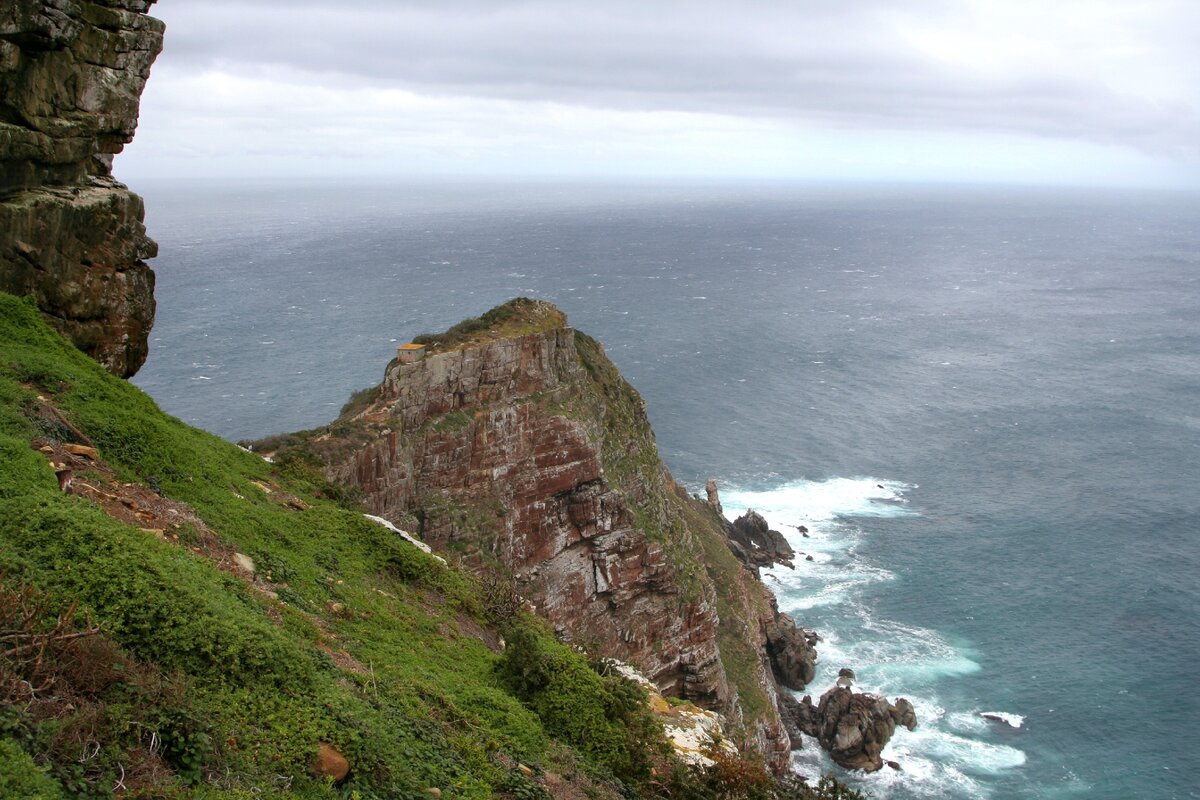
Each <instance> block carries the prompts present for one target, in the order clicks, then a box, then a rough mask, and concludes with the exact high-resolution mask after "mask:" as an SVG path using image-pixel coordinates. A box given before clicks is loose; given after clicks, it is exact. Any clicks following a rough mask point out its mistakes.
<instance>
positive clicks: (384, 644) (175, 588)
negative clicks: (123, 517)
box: [0, 295, 596, 797]
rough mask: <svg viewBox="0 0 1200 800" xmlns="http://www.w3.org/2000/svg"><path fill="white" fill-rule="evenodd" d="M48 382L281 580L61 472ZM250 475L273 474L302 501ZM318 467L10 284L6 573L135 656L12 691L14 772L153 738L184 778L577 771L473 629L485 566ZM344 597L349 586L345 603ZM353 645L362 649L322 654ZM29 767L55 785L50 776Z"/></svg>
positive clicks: (3, 488)
mask: <svg viewBox="0 0 1200 800" xmlns="http://www.w3.org/2000/svg"><path fill="white" fill-rule="evenodd" d="M39 395H40V396H42V397H43V398H46V400H48V401H50V402H52V403H53V404H54V405H55V406H56V407H57V408H58V409H60V410H61V411H62V412H63V413H64V414H65V415H66V417H67V418H68V419H69V420H70V421H71V422H72V423H73V424H74V425H75V426H76V427H77V428H78V429H80V430H81V431H83V432H84V433H85V434H86V435H87V436H88V437H90V438H91V440H92V441H93V443H94V444H95V446H96V447H97V448H98V450H99V453H100V456H101V458H103V459H104V460H105V461H107V462H108V463H109V465H110V466H112V467H113V468H115V469H117V470H118V474H119V475H120V477H121V479H122V480H125V481H131V482H132V481H144V482H149V483H151V484H156V485H157V486H159V487H161V491H162V493H163V494H164V495H166V496H169V497H171V498H174V499H176V500H181V501H184V502H186V503H188V504H190V506H191V507H192V508H193V509H194V510H195V511H196V512H197V513H198V515H199V516H200V517H201V518H203V520H204V521H205V522H206V523H207V525H208V526H209V527H210V528H211V529H212V530H213V531H214V532H215V533H216V534H217V536H218V537H219V538H220V539H221V540H222V541H223V542H224V543H225V544H227V545H228V546H229V547H230V548H232V549H236V550H238V551H241V552H244V553H248V554H250V555H251V556H253V557H254V558H255V559H256V561H257V563H258V564H259V567H260V572H264V571H266V569H267V568H268V567H269V570H270V572H271V575H272V578H273V579H274V582H275V583H274V585H272V586H271V589H273V590H274V591H275V592H276V593H277V595H278V599H272V598H270V597H269V596H267V595H264V594H263V593H261V592H257V591H254V590H252V589H251V588H249V587H248V586H247V584H246V582H245V581H243V580H240V579H238V578H237V577H235V576H234V575H232V574H230V573H228V572H222V571H220V570H218V569H217V568H216V567H215V566H214V565H213V563H212V562H211V561H209V560H208V559H205V558H203V557H201V556H200V555H197V554H195V553H193V552H191V551H190V550H189V549H188V548H187V547H184V546H181V543H186V542H187V535H186V533H187V532H186V530H185V531H182V532H183V533H184V535H183V536H182V537H181V539H180V543H172V542H170V541H164V540H163V539H161V538H159V537H156V536H154V535H153V534H150V533H147V532H144V531H142V530H139V529H137V528H134V527H130V526H128V525H125V524H122V523H120V522H118V521H116V520H114V519H112V518H110V517H109V516H107V515H105V514H104V513H103V512H102V511H101V510H99V509H98V508H97V507H95V506H94V504H92V503H89V502H88V501H86V500H84V499H82V498H79V497H72V496H68V495H66V494H64V493H62V492H61V491H60V490H59V488H58V484H57V481H56V478H55V475H54V472H53V470H52V469H51V467H50V466H49V464H48V463H47V460H46V457H45V455H44V454H43V453H40V452H38V451H36V450H34V449H32V448H31V446H30V443H31V440H32V439H33V438H35V437H36V436H38V435H39V434H46V433H53V431H47V430H46V424H45V423H44V421H43V422H41V423H40V428H39V422H38V420H37V414H36V413H33V410H34V409H36V407H37V406H38V403H39V401H38V400H37V397H38V396H39ZM252 481H274V482H276V483H277V484H278V485H279V486H280V487H281V489H282V490H283V491H286V492H291V493H294V494H296V495H298V496H301V497H303V498H304V500H305V502H306V503H307V508H305V509H304V510H295V509H294V508H292V507H288V506H287V505H285V504H283V503H280V502H279V501H278V500H276V499H275V498H273V497H272V496H270V495H267V494H265V493H264V492H262V491H261V490H260V489H258V488H257V487H256V486H255V485H254V484H253V483H252ZM320 484H321V481H320V479H319V478H318V477H317V476H316V475H315V474H308V473H306V472H305V471H304V470H303V469H296V470H293V473H292V474H290V475H280V474H273V473H272V466H271V465H270V464H268V463H266V462H264V461H262V460H261V459H260V458H258V457H257V456H254V455H251V454H249V453H246V452H244V451H242V450H240V449H238V448H236V447H234V446H232V445H230V444H228V443H226V442H224V441H222V440H220V439H218V438H217V437H215V436H212V435H210V434H207V433H204V432H203V431H199V430H196V429H194V428H190V427H188V426H187V425H185V424H183V423H181V422H180V421H178V420H176V419H174V418H171V417H168V416H166V415H164V414H163V413H162V412H161V411H159V409H158V408H157V407H156V406H155V405H154V403H153V402H152V401H151V400H150V399H149V398H148V397H147V396H146V395H144V394H143V393H142V392H140V391H139V390H138V389H136V388H135V387H133V386H131V385H130V384H128V383H125V382H123V381H120V380H117V379H115V378H113V377H111V376H109V375H108V374H107V373H105V372H104V371H103V370H102V369H101V368H100V367H99V366H98V365H96V364H95V363H93V362H92V361H90V360H89V359H87V358H86V357H84V356H83V355H82V354H80V353H79V352H78V351H76V350H74V349H73V348H72V347H71V346H70V345H69V344H67V343H66V342H65V341H64V340H63V339H61V338H59V337H58V336H57V335H56V334H54V333H52V332H51V331H50V330H49V329H48V328H47V327H46V326H45V325H44V324H43V323H42V322H41V320H40V318H39V316H38V314H37V313H36V311H35V310H34V309H33V308H32V307H31V306H30V305H29V304H27V303H26V302H24V301H21V300H18V299H16V298H13V297H10V296H7V295H0V572H3V573H4V576H3V578H2V579H0V580H2V581H3V583H5V584H6V585H8V586H14V585H18V584H25V585H32V586H34V587H37V589H39V590H41V591H43V592H45V593H47V594H48V595H49V597H50V601H51V603H52V605H54V606H55V607H56V608H60V609H61V608H63V607H65V606H66V605H67V604H68V603H69V602H71V601H79V603H80V604H81V609H82V610H84V611H86V612H87V613H88V614H90V616H91V618H92V619H94V620H95V621H96V622H97V623H99V624H100V626H101V627H102V628H103V631H104V634H103V637H102V638H103V639H104V640H108V641H111V642H112V643H114V645H115V649H116V651H117V652H116V653H115V654H110V655H109V656H108V657H109V659H110V660H111V661H112V662H113V664H114V665H115V666H114V667H113V669H114V670H116V671H117V672H120V671H133V672H135V673H136V674H137V675H138V676H140V677H139V679H138V680H136V681H135V680H114V681H111V682H109V683H108V684H104V682H103V681H101V682H100V684H101V689H100V690H95V691H92V693H91V694H90V695H88V699H87V702H88V703H89V704H90V705H88V706H87V708H85V709H82V710H80V711H79V713H76V714H74V715H72V713H70V712H68V711H63V710H62V709H57V710H54V709H50V710H49V711H47V710H46V709H42V710H41V711H40V712H38V713H31V712H24V713H23V712H22V709H21V708H20V707H17V706H14V705H9V706H7V707H0V773H9V772H12V773H15V772H16V771H17V770H18V769H20V765H21V764H22V763H24V761H27V757H26V755H24V754H25V753H28V754H31V755H32V756H33V757H34V758H35V760H36V761H37V762H39V763H46V762H49V763H50V766H51V769H52V773H53V775H54V777H55V779H56V780H57V781H58V783H59V784H60V785H62V786H66V787H67V788H68V789H69V791H70V792H72V793H76V792H78V793H88V792H94V793H96V794H99V795H104V794H105V793H106V792H108V791H110V788H109V787H112V786H115V785H118V782H119V781H120V780H121V779H122V775H127V774H128V769H127V768H128V767H129V766H130V764H131V763H133V762H137V761H138V760H139V759H141V761H142V762H147V761H154V760H155V758H157V759H158V761H160V762H164V764H165V767H168V768H169V773H167V774H166V776H165V777H163V776H161V775H160V776H159V778H157V779H156V780H158V781H159V782H160V783H161V782H163V781H165V782H166V783H165V785H169V786H175V787H177V788H178V787H185V786H187V785H188V784H189V783H192V782H193V781H195V780H196V779H197V778H201V777H204V778H205V781H204V782H202V783H197V784H196V785H195V786H193V787H192V788H184V789H181V791H183V792H184V794H185V795H194V796H209V795H215V794H222V795H224V794H226V793H229V794H232V795H237V796H246V797H249V796H251V792H254V793H255V796H271V795H272V794H276V793H282V792H283V791H285V790H290V791H291V792H293V793H299V794H301V795H304V796H311V797H343V796H345V797H350V796H355V797H359V796H361V797H375V796H378V797H421V796H426V795H424V794H423V793H422V792H423V790H424V788H425V787H431V786H436V787H439V788H441V789H442V790H443V792H444V793H445V794H443V796H446V797H450V796H453V797H490V796H492V794H493V789H494V787H495V786H497V785H506V786H511V785H513V784H512V781H513V771H512V769H511V767H512V762H513V761H514V760H516V761H522V762H524V763H527V764H530V765H532V766H534V767H535V768H546V769H557V770H559V771H560V772H567V771H569V770H570V769H571V764H572V763H573V761H574V757H573V756H572V754H571V753H569V752H566V751H565V748H562V747H559V746H556V745H552V744H551V742H550V740H549V737H548V735H547V733H546V731H545V729H544V727H543V725H542V723H541V721H540V720H539V718H538V717H537V716H536V715H535V714H534V713H533V712H532V711H530V710H529V709H528V708H527V707H526V706H525V705H523V704H522V703H521V702H519V701H518V700H517V699H516V697H515V696H514V694H513V691H512V689H511V688H510V684H506V683H505V682H504V680H503V676H502V675H501V674H500V673H499V672H498V671H497V669H496V665H497V662H498V661H499V660H500V657H498V656H497V655H495V654H494V653H493V652H492V651H491V650H489V648H488V647H487V645H486V644H485V642H484V641H483V639H484V638H486V636H484V635H472V634H471V633H470V631H475V632H476V634H480V617H481V614H480V609H479V602H478V600H477V599H476V597H475V595H474V593H473V589H472V587H471V585H470V584H469V582H468V581H467V580H466V579H465V578H463V577H462V576H461V575H459V574H458V573H456V572H454V571H452V570H450V569H448V568H445V567H443V566H441V565H440V564H438V563H436V562H435V561H433V560H432V559H429V558H428V557H426V556H424V555H423V554H421V553H419V552H418V551H417V550H416V549H415V548H412V547H411V546H409V545H407V544H404V543H403V542H398V541H397V540H396V538H395V537H394V536H393V535H392V534H390V533H389V532H388V531H387V530H386V529H384V528H382V527H380V526H377V525H374V524H373V523H370V522H368V521H365V520H363V519H362V517H361V516H360V515H359V514H357V513H355V512H353V511H350V510H347V509H344V508H342V507H339V506H338V505H336V504H334V503H333V502H330V501H327V500H323V499H320V498H319V497H318V496H316V494H315V493H314V491H316V492H319V490H320ZM334 603H338V604H341V606H343V607H344V608H342V607H339V606H332V608H334V609H336V611H337V613H333V612H332V611H330V610H329V609H330V608H331V604H334ZM338 651H344V652H345V653H346V654H348V657H349V659H350V666H349V668H339V667H338V666H337V665H335V663H334V660H333V659H332V658H331V657H330V655H328V654H327V652H338ZM4 666H5V663H4V662H3V659H2V658H0V667H4ZM7 666H8V667H9V668H10V670H11V668H12V665H11V664H8V665H7ZM342 666H343V667H345V666H346V663H345V662H343V664H342ZM2 672H3V670H0V673H2ZM143 684H145V685H143ZM93 689H95V687H93ZM2 699H3V694H2V693H0V700H2ZM34 711H35V712H36V711H37V709H34ZM84 711H88V712H89V713H88V714H85V713H84ZM80 717H86V718H80ZM151 732H153V733H154V735H155V736H157V737H158V739H157V742H156V741H155V740H154V739H153V738H152V737H151V736H150V733H151ZM321 741H326V742H331V743H333V744H334V745H335V746H336V747H337V748H338V749H339V750H340V751H341V752H342V753H344V754H345V755H346V756H347V758H348V759H349V760H350V762H351V763H352V764H353V767H354V768H353V771H352V772H351V775H350V777H349V778H348V780H347V781H346V782H345V783H344V784H343V785H342V786H339V787H332V786H330V785H328V784H326V783H322V782H320V781H317V780H315V779H314V778H312V777H310V775H309V770H308V765H309V764H310V762H311V759H312V758H313V755H314V753H315V752H316V749H317V746H318V743H319V742H321ZM93 742H94V743H95V747H93V745H92V744H91V743H93ZM80 743H82V745H83V747H84V750H82V751H80V752H85V753H91V752H92V749H94V750H95V753H94V754H93V755H91V756H90V757H89V758H87V759H85V760H84V761H83V762H82V763H81V762H80V761H79V759H78V758H73V756H74V755H75V754H76V752H77V751H76V750H70V748H71V747H73V746H75V745H78V744H80ZM16 744H19V745H20V747H21V750H20V751H18V750H17V749H16V748H15V746H14V745H16ZM68 750H70V752H68ZM148 753H149V755H147V754H148ZM23 760H24V761H23ZM584 760H585V761H586V760H587V759H584ZM592 761H593V762H595V761H596V759H592ZM160 766H162V765H160ZM143 767H144V769H143V772H147V773H153V772H154V770H152V769H149V768H148V767H145V765H144V764H143ZM21 771H23V772H27V770H21ZM159 772H162V770H161V769H160V770H159ZM29 780H30V781H31V782H33V783H31V784H30V785H34V783H38V782H40V783H38V785H42V784H46V786H48V787H49V788H46V787H45V786H44V787H43V789H44V793H45V794H46V796H47V797H52V796H55V795H54V786H53V784H51V783H46V781H45V780H44V779H43V777H42V776H40V775H36V774H33V775H30V776H29ZM147 780H148V781H149V783H151V784H153V783H154V780H150V779H147ZM580 780H582V779H580ZM517 783H520V780H519V779H518V780H517ZM527 789H530V790H532V787H527ZM5 791H6V789H5V785H4V784H2V783H0V793H2V792H5ZM291 796H295V795H294V794H293V795H291ZM522 796H525V795H522ZM528 796H536V795H528Z"/></svg>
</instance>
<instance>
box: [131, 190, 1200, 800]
mask: <svg viewBox="0 0 1200 800" xmlns="http://www.w3.org/2000/svg"><path fill="white" fill-rule="evenodd" d="M134 188H135V189H138V190H140V191H142V192H143V193H144V194H145V196H146V198H147V207H148V225H149V228H150V233H151V235H152V236H154V237H155V238H156V239H157V240H158V241H159V243H160V245H161V253H160V256H159V258H158V259H157V260H156V261H155V262H154V267H155V269H156V271H157V273H158V280H159V283H158V301H159V307H158V321H157V323H156V326H155V328H154V332H153V334H152V338H151V356H150V360H149V362H148V363H147V365H146V367H145V368H144V369H143V370H142V372H141V373H139V375H138V376H137V378H136V379H135V382H136V383H138V384H139V385H141V386H142V387H143V388H145V389H146V390H147V391H149V392H150V393H151V394H152V395H153V396H154V397H155V398H156V399H157V400H158V401H159V403H160V404H161V405H162V406H163V407H164V408H165V409H166V410H167V411H169V412H171V413H174V414H176V415H178V416H180V417H182V418H183V419H185V420H187V421H189V422H192V423H194V424H197V425H199V426H201V427H204V428H207V429H209V430H212V431H214V432H216V433H218V434H220V435H222V436H225V437H228V438H230V439H234V440H236V439H240V438H249V437H257V436H263V435H266V434H269V433H275V432H280V431H284V430H292V429H299V428H307V427H314V426H318V425H323V424H325V423H327V422H329V421H330V420H331V419H332V418H333V417H334V416H336V414H337V412H338V409H339V408H340V406H341V404H342V403H343V402H344V401H345V399H346V398H347V397H348V395H349V393H350V392H351V391H352V390H354V389H358V388H361V387H364V386H368V385H371V384H374V383H376V382H378V380H379V379H380V377H381V376H382V370H383V367H384V365H385V364H386V363H387V361H388V359H389V358H390V357H391V356H392V354H393V353H394V347H395V345H396V344H397V343H398V342H403V341H407V340H408V339H409V338H411V337H412V336H414V335H415V334H418V333H422V332H426V331H436V330H440V329H444V328H445V327H447V326H448V325H450V324H452V323H454V322H457V321H458V320H460V319H462V318H463V317H466V316H472V315H477V314H479V313H481V312H482V311H484V310H486V309H487V308H489V307H491V306H492V305H495V304H497V303H500V302H503V301H504V300H507V299H509V298H511V297H513V296H517V295H526V296H531V297H540V298H546V299H549V300H552V301H553V302H555V303H557V304H558V305H559V306H560V307H562V308H563V309H564V310H565V311H566V312H567V314H568V315H569V317H570V320H571V323H572V324H573V325H575V326H576V327H578V328H579V329H581V330H584V331H586V332H588V333H590V334H592V335H594V336H596V337H598V338H599V339H600V340H601V341H602V342H604V344H605V346H606V348H607V350H608V353H609V355H610V357H612V359H613V360H614V361H615V362H616V364H617V365H618V366H619V367H620V368H621V370H622V372H623V373H624V374H625V376H626V377H627V378H628V379H629V380H630V381H631V382H632V383H633V384H634V385H635V386H636V387H637V388H638V389H639V391H640V392H641V393H642V395H643V396H644V397H645V399H646V401H647V406H648V409H649V414H650V417H651V420H652V422H653V424H654V426H655V430H656V433H657V436H658V443H659V447H660V450H661V451H662V453H663V456H664V459H665V460H666V462H667V464H668V466H669V467H670V468H671V469H672V471H673V472H674V474H675V476H676V477H677V479H679V480H680V481H681V482H683V483H684V484H685V485H687V486H688V487H689V488H692V489H694V490H696V491H701V490H702V486H703V483H704V481H705V480H706V479H707V478H709V477H715V478H717V480H718V482H719V484H720V489H721V496H722V500H723V502H724V505H725V509H726V513H727V514H730V515H733V514H736V513H739V512H740V511H742V510H743V509H746V508H754V509H756V510H758V511H759V512H760V513H762V514H763V515H764V516H765V517H766V518H767V520H768V521H769V522H770V523H771V524H772V526H773V527H774V528H776V529H778V530H780V531H781V532H783V533H784V534H785V535H787V537H788V538H789V540H790V541H791V542H792V544H793V546H794V547H795V548H796V549H797V550H798V551H801V552H802V553H803V554H804V555H802V556H800V557H799V558H798V559H797V561H796V567H795V569H794V570H790V569H787V568H777V569H774V570H771V571H768V572H766V573H765V574H764V578H765V580H766V581H767V583H768V584H769V585H770V586H771V587H772V588H773V589H774V590H775V592H776V594H777V595H778V596H779V600H780V606H781V607H782V608H783V609H784V610H786V611H788V612H789V613H791V614H792V615H793V616H794V617H795V618H796V620H797V621H798V622H799V623H800V624H802V625H804V626H806V627H811V628H814V629H815V630H817V631H818V632H819V634H820V635H821V637H822V641H821V643H820V644H819V648H818V649H819V653H820V659H819V664H818V674H817V677H816V680H815V681H814V683H813V685H812V686H811V687H810V689H811V691H812V692H813V694H814V695H819V693H820V692H822V691H824V689H825V688H827V687H828V686H830V685H831V684H832V682H833V680H834V678H835V676H836V674H837V670H838V669H839V668H841V667H844V666H845V667H851V668H853V669H854V671H855V673H856V675H857V684H856V685H857V688H859V689H860V690H864V691H872V692H879V693H882V694H885V695H887V696H888V697H890V698H895V697H901V696H903V697H907V698H909V699H910V700H911V701H912V702H913V703H914V705H915V707H916V711H917V716H918V718H919V720H920V725H919V727H918V728H917V730H916V731H914V732H908V731H904V730H900V731H898V732H897V734H896V736H895V738H894V739H893V740H892V743H891V744H890V745H889V746H888V748H887V750H886V751H885V754H884V755H885V758H888V759H890V760H894V761H896V762H898V763H899V764H900V766H901V770H900V771H896V770H892V769H886V768H885V769H884V770H882V771H880V772H878V773H875V774H872V775H865V776H864V775H845V774H843V773H840V772H839V774H840V775H842V777H844V778H846V779H847V780H850V781H851V782H852V783H854V785H856V786H858V787H860V788H863V789H865V790H866V791H867V792H868V793H870V794H871V795H872V796H874V797H877V798H935V797H937V798H975V797H994V798H1069V797H1080V798H1083V797H1087V798H1114V800H1115V799H1116V798H1143V797H1144V798H1186V797H1195V796H1197V795H1198V794H1200V791H1198V790H1197V789H1196V788H1195V787H1196V771H1197V769H1198V768H1200V734H1198V733H1197V731H1198V730H1200V728H1198V727H1197V725H1196V720H1197V718H1198V717H1200V702H1198V701H1197V692H1196V683H1197V679H1200V622H1198V619H1200V617H1198V615H1200V597H1198V594H1200V591H1198V590H1200V578H1198V576H1200V541H1198V538H1200V488H1198V487H1200V198H1197V197H1196V196H1195V195H1188V194H1179V193H1176V194H1168V193H1162V194H1156V193H1149V192H1139V193H1134V192H1104V191H1099V190H1091V191H1058V192H1056V191H1050V190H1030V189H1016V188H988V189H971V188H957V187H924V188H922V187H911V186H909V187H855V188H846V187H840V188H839V187H820V186H793V185H786V186H785V185H773V186H772V185H757V186H737V185H728V184H727V185H722V186H704V185H697V184H693V185H673V186H650V185H641V186H602V185H586V186H567V185H546V184H543V185H537V186H531V185H511V184H500V183H493V184H484V185H474V186H466V185H453V184H443V185H427V186H417V185H395V186H389V185H373V186H334V185H324V186H306V185H299V184H293V185H251V184H242V185H236V186H235V185H215V184H208V185H201V184H192V185H168V184H147V185H139V186H135V187H134ZM798 526H804V527H805V528H807V533H808V535H807V536H805V535H804V534H803V533H802V532H801V531H800V529H799V527H798ZM807 556H811V557H812V560H811V561H809V560H807ZM985 715H986V716H985ZM796 767H797V769H798V770H799V771H801V772H803V773H805V774H809V775H812V774H816V773H818V772H823V771H829V770H834V771H837V769H838V768H837V767H836V766H835V765H833V764H832V763H831V762H830V761H829V760H828V758H827V756H826V755H825V754H824V753H822V752H821V751H820V749H819V748H818V747H816V746H815V744H813V743H812V742H807V743H806V745H805V747H804V749H802V750H801V751H800V752H799V753H797V755H796Z"/></svg>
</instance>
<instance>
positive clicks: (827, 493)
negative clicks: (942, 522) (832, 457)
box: [721, 477, 916, 533]
mask: <svg viewBox="0 0 1200 800" xmlns="http://www.w3.org/2000/svg"><path fill="white" fill-rule="evenodd" d="M915 488H916V486H915V485H913V484H908V483H904V482H902V481H889V480H881V479H879V478H869V477H863V478H829V479H827V480H823V481H793V482H792V483H788V484H784V485H783V486H780V487H779V488H777V489H770V490H766V491H747V490H741V489H736V488H735V489H725V490H723V491H722V492H721V503H722V505H723V506H724V507H725V515H726V516H727V517H729V518H730V519H736V518H737V517H738V516H740V515H741V514H744V513H745V512H746V510H747V509H750V508H753V509H754V510H755V511H757V512H758V513H760V514H762V515H763V517H765V518H766V520H767V521H768V522H769V523H771V525H772V527H778V528H779V530H780V531H782V532H786V531H787V530H788V529H791V530H795V526H797V525H804V526H805V527H808V528H810V533H811V529H812V526H813V525H814V524H819V523H824V522H832V521H836V520H840V519H851V518H863V517H907V516H915V515H916V512H915V511H913V510H912V509H910V508H909V507H908V505H907V503H908V501H907V500H906V499H905V497H904V492H905V491H907V490H909V489H915Z"/></svg>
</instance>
